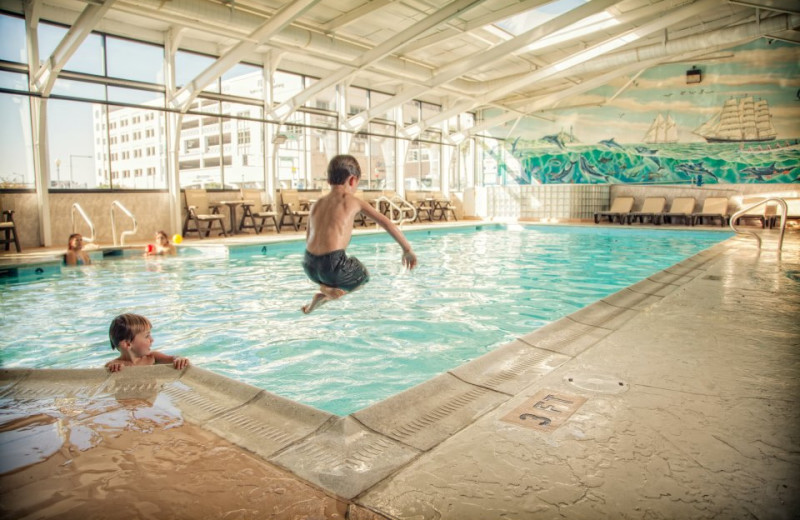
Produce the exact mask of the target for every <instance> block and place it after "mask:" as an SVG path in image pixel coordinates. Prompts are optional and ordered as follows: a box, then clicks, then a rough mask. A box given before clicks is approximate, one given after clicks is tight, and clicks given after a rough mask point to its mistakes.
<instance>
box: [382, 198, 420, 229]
mask: <svg viewBox="0 0 800 520" xmlns="http://www.w3.org/2000/svg"><path fill="white" fill-rule="evenodd" d="M393 199H394V200H396V201H397V202H400V203H401V204H404V205H405V206H407V208H408V209H410V210H411V215H412V217H411V218H405V217H404V216H403V215H405V214H406V208H401V207H400V206H398V205H397V204H395V203H394V202H393V201H392V199H390V198H389V197H387V196H386V195H381V196H380V197H378V198H376V199H375V202H376V203H380V202H385V203H387V204H388V205H389V207H390V208H392V209H393V210H395V211H397V220H396V221H395V219H393V218H390V219H389V220H391V221H392V222H393V223H394V224H397V225H398V226H402V225H403V222H414V221H415V220H417V208H415V207H414V205H413V204H411V203H410V202H408V201H407V200H406V199H404V198H402V197H398V196H395V197H393Z"/></svg>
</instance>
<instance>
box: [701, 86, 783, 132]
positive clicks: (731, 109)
mask: <svg viewBox="0 0 800 520" xmlns="http://www.w3.org/2000/svg"><path fill="white" fill-rule="evenodd" d="M695 133H696V134H697V135H699V136H701V137H703V138H705V140H706V141H707V142H709V143H742V142H744V143H746V142H762V141H773V140H774V139H775V137H776V136H777V135H778V132H776V131H775V127H773V126H772V114H770V113H769V104H768V103H767V100H766V99H755V98H753V97H744V98H739V99H736V98H732V99H728V100H727V101H725V104H724V105H723V106H722V110H721V111H720V112H719V113H718V114H716V115H715V116H714V117H712V118H711V119H709V120H708V121H706V122H705V123H703V125H702V126H701V127H700V128H698V129H697V130H695Z"/></svg>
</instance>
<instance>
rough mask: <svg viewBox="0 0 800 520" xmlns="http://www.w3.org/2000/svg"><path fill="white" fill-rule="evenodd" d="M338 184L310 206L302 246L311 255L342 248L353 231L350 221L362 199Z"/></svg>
mask: <svg viewBox="0 0 800 520" xmlns="http://www.w3.org/2000/svg"><path fill="white" fill-rule="evenodd" d="M339 188H340V187H339V186H333V187H332V189H331V192H330V193H328V194H327V195H325V196H324V197H322V198H320V199H319V200H318V201H317V202H316V203H315V204H314V206H312V208H311V214H310V216H309V224H308V231H307V238H306V250H307V251H308V252H309V253H311V254H314V255H324V254H326V253H330V252H331V251H336V250H339V249H345V248H346V247H347V245H348V244H349V243H350V238H351V237H352V235H353V221H354V220H355V217H356V215H357V214H358V212H359V211H361V210H362V204H361V203H362V201H361V200H360V199H358V198H356V197H354V196H353V195H351V194H350V193H348V192H347V191H346V190H344V189H339Z"/></svg>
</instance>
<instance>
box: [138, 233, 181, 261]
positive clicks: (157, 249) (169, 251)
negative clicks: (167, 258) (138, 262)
mask: <svg viewBox="0 0 800 520" xmlns="http://www.w3.org/2000/svg"><path fill="white" fill-rule="evenodd" d="M177 253H178V251H177V250H176V249H175V246H174V245H172V244H170V242H169V237H168V236H167V234H166V233H165V232H163V231H159V232H158V233H156V244H155V246H147V250H146V251H145V253H144V254H145V256H151V255H175V254H177Z"/></svg>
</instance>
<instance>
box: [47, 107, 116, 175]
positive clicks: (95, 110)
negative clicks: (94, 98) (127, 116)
mask: <svg viewBox="0 0 800 520" xmlns="http://www.w3.org/2000/svg"><path fill="white" fill-rule="evenodd" d="M47 103H48V110H47V123H48V124H47V144H48V147H49V152H50V165H49V166H50V187H51V188H56V189H93V188H97V187H98V182H97V180H98V171H103V169H104V167H105V165H104V163H103V159H102V155H101V158H100V159H97V157H96V156H95V154H96V153H97V150H98V149H99V148H100V147H102V141H103V136H104V130H103V122H102V121H103V119H105V114H104V112H105V106H104V105H101V104H94V103H86V102H81V101H66V100H61V99H51V100H49V101H48V102H47ZM98 140H99V141H100V143H99V144H96V141H98Z"/></svg>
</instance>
